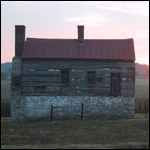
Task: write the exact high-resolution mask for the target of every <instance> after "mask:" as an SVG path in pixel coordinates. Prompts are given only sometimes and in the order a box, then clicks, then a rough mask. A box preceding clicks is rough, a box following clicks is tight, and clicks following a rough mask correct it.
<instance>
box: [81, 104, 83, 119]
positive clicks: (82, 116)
mask: <svg viewBox="0 0 150 150" xmlns="http://www.w3.org/2000/svg"><path fill="white" fill-rule="evenodd" d="M81 120H83V103H82V104H81Z"/></svg>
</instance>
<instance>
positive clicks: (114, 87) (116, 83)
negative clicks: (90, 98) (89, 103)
mask: <svg viewBox="0 0 150 150" xmlns="http://www.w3.org/2000/svg"><path fill="white" fill-rule="evenodd" d="M120 88H121V86H120V73H112V74H111V94H112V95H114V96H118V95H120V93H121V89H120Z"/></svg>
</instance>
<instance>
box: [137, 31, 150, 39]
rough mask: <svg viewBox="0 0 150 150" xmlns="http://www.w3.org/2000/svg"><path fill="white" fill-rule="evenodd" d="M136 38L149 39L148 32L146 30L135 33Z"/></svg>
mask: <svg viewBox="0 0 150 150" xmlns="http://www.w3.org/2000/svg"><path fill="white" fill-rule="evenodd" d="M136 37H137V38H149V31H148V30H141V31H137V32H136Z"/></svg>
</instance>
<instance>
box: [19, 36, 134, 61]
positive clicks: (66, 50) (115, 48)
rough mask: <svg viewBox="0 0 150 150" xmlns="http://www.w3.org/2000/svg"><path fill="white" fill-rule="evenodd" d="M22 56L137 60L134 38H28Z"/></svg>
mask: <svg viewBox="0 0 150 150" xmlns="http://www.w3.org/2000/svg"><path fill="white" fill-rule="evenodd" d="M22 58H80V59H99V60H110V59H111V60H132V61H134V60H135V54H134V44H133V39H112V40H111V39H110V40H109V39H105V40H103V39H101V40H97V39H96V40H95V39H85V40H84V42H83V43H79V42H78V40H77V39H37V38H27V40H26V42H25V47H24V51H23V54H22Z"/></svg>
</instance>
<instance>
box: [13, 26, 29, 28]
mask: <svg viewBox="0 0 150 150" xmlns="http://www.w3.org/2000/svg"><path fill="white" fill-rule="evenodd" d="M15 27H24V28H25V27H26V26H25V25H15Z"/></svg>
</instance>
